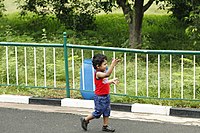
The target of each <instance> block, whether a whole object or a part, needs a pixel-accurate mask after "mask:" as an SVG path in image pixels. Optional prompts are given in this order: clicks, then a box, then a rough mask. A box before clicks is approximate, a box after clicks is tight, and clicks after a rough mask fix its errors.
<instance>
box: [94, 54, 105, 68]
mask: <svg viewBox="0 0 200 133" xmlns="http://www.w3.org/2000/svg"><path fill="white" fill-rule="evenodd" d="M105 60H107V57H106V56H105V55H103V54H96V55H94V57H93V59H92V65H93V67H94V69H97V66H101V64H102V63H103V62H104V61H105Z"/></svg>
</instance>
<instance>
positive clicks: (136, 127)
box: [0, 107, 200, 133]
mask: <svg viewBox="0 0 200 133" xmlns="http://www.w3.org/2000/svg"><path fill="white" fill-rule="evenodd" d="M80 117H81V116H80V115H76V114H71V113H58V112H42V111H36V110H21V109H13V108H2V107H0V119H1V120H0V132H1V133H86V132H85V131H83V130H82V129H81V126H80ZM110 124H111V125H112V126H113V127H115V129H116V133H198V132H199V131H200V127H199V126H191V125H181V124H174V123H169V122H160V123H159V122H146V121H135V120H127V119H114V118H111V119H110ZM101 126H102V118H100V119H97V120H93V121H91V123H90V124H89V126H88V131H87V133H100V132H102V131H101Z"/></svg>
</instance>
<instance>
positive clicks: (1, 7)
mask: <svg viewBox="0 0 200 133" xmlns="http://www.w3.org/2000/svg"><path fill="white" fill-rule="evenodd" d="M3 2H4V0H0V17H2V16H3V12H4V11H5V5H4V3H3Z"/></svg>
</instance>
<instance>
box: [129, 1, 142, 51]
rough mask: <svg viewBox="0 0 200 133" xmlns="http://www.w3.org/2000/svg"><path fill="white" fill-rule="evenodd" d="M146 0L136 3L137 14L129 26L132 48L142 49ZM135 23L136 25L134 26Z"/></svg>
mask: <svg viewBox="0 0 200 133" xmlns="http://www.w3.org/2000/svg"><path fill="white" fill-rule="evenodd" d="M143 4H144V0H136V1H135V13H134V14H133V15H134V17H132V18H133V22H132V23H130V24H129V28H130V29H129V33H130V35H129V44H130V46H131V48H141V43H142V34H141V32H142V20H143V16H144V12H143ZM133 23H134V24H133Z"/></svg>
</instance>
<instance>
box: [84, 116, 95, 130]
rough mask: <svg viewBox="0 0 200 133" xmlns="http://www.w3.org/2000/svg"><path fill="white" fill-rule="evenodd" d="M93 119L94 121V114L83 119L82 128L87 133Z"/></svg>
mask: <svg viewBox="0 0 200 133" xmlns="http://www.w3.org/2000/svg"><path fill="white" fill-rule="evenodd" d="M92 119H94V117H93V115H92V114H90V115H88V116H87V117H85V118H84V117H82V118H81V127H82V128H83V129H84V130H85V131H87V125H88V123H89V121H90V120H92Z"/></svg>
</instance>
